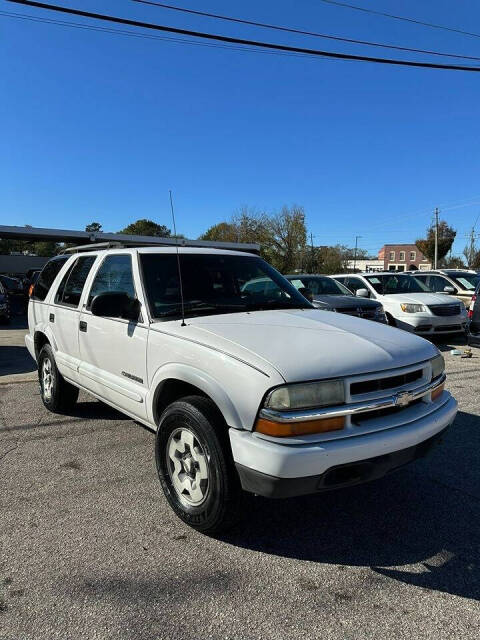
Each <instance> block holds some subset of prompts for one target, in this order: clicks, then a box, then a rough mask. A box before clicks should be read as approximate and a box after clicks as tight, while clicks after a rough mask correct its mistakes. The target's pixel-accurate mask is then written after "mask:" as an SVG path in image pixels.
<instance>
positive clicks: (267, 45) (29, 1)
mask: <svg viewBox="0 0 480 640" xmlns="http://www.w3.org/2000/svg"><path fill="white" fill-rule="evenodd" d="M8 2H14V3H16V4H21V5H25V6H30V7H37V8H39V9H48V10H51V11H58V12H60V13H68V14H71V15H76V16H81V17H84V18H93V19H95V20H103V21H106V22H114V23H117V24H123V25H129V26H132V27H141V28H143V29H153V30H155V31H162V32H167V33H177V34H180V35H185V36H193V37H195V38H204V39H207V40H214V41H219V42H227V43H230V44H241V45H245V46H249V47H260V48H264V49H272V50H274V51H288V52H292V53H301V54H306V55H311V56H318V57H322V58H335V59H338V60H356V61H362V62H374V63H377V64H388V65H396V66H406V67H417V68H426V69H445V70H450V71H474V72H479V71H480V67H472V66H461V65H452V64H438V63H435V62H413V61H410V60H395V59H390V58H377V57H371V56H362V55H353V54H349V53H339V52H334V51H322V50H319V49H307V48H303V47H294V46H288V45H283V44H274V43H271V42H262V41H258V40H246V39H243V38H232V37H229V36H223V35H219V34H212V33H204V32H201V31H192V30H190V29H179V28H176V27H167V26H164V25H159V24H154V23H150V22H141V21H139V20H129V19H127V18H118V17H115V16H110V15H105V14H100V13H93V12H90V11H82V10H80V9H71V8H68V7H60V6H58V5H52V4H47V3H44V2H35V1H33V0H8Z"/></svg>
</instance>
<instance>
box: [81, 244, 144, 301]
mask: <svg viewBox="0 0 480 640" xmlns="http://www.w3.org/2000/svg"><path fill="white" fill-rule="evenodd" d="M102 293H126V294H127V296H128V297H129V298H131V299H132V300H133V299H134V298H135V286H134V284H133V273H132V258H131V256H130V255H129V254H123V255H117V256H116V255H111V256H107V257H106V258H105V260H104V261H103V262H102V264H101V265H100V267H99V268H98V271H97V273H96V275H95V279H94V280H93V283H92V287H91V289H90V293H89V295H88V302H87V309H90V306H91V304H92V300H93V299H94V298H95V296H99V295H101V294H102Z"/></svg>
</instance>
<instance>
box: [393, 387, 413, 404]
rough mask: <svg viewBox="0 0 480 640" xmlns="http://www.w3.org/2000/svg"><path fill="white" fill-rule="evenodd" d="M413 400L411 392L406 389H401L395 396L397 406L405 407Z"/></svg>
mask: <svg viewBox="0 0 480 640" xmlns="http://www.w3.org/2000/svg"><path fill="white" fill-rule="evenodd" d="M412 400H413V397H412V394H411V393H409V392H408V391H402V392H401V393H397V395H396V396H395V405H396V406H397V407H406V406H407V405H408V404H410V402H411V401H412Z"/></svg>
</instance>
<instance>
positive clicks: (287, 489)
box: [235, 427, 448, 498]
mask: <svg viewBox="0 0 480 640" xmlns="http://www.w3.org/2000/svg"><path fill="white" fill-rule="evenodd" d="M447 429H448V427H447V428H446V429H443V430H442V431H440V432H439V433H436V434H435V435H434V436H432V437H430V438H428V440H424V441H423V442H421V443H420V444H417V445H414V446H412V447H408V448H406V449H402V450H400V451H394V452H392V453H387V454H384V455H380V456H376V457H374V458H368V459H366V460H359V461H356V462H348V463H346V464H340V465H337V466H334V467H331V468H330V469H327V470H326V471H325V472H324V473H321V474H319V475H314V476H305V477H300V478H278V477H276V476H271V475H268V474H266V473H262V472H260V471H256V470H255V469H250V468H248V467H245V466H243V465H242V464H238V463H236V464H235V466H236V469H237V472H238V475H239V477H240V482H241V485H242V489H243V490H244V491H248V492H250V493H255V494H257V495H260V496H264V497H266V498H293V497H295V496H301V495H307V494H310V493H318V492H321V491H331V490H334V489H342V488H346V487H351V486H354V485H357V484H362V483H364V482H369V481H370V480H377V479H379V478H382V477H383V476H385V475H386V474H387V473H390V472H391V471H395V470H396V469H400V468H401V467H403V466H404V465H406V464H408V463H409V462H412V461H413V460H416V459H417V458H421V457H423V456H425V455H427V453H428V452H429V451H430V449H431V448H432V447H433V446H434V445H435V444H436V443H437V442H438V441H439V440H440V439H441V437H442V436H443V434H444V433H445V432H446V431H447Z"/></svg>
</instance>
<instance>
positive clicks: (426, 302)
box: [331, 271, 467, 335]
mask: <svg viewBox="0 0 480 640" xmlns="http://www.w3.org/2000/svg"><path fill="white" fill-rule="evenodd" d="M331 277H332V278H335V280H338V281H339V282H341V283H342V284H343V285H345V286H346V287H348V288H349V289H350V290H351V291H353V293H355V294H356V295H357V296H361V297H365V298H372V299H373V300H378V301H379V302H381V303H382V305H383V308H384V309H385V314H386V316H387V321H388V323H389V324H390V325H392V326H394V327H398V328H399V329H405V330H406V331H412V332H414V333H418V334H420V335H437V334H446V333H458V332H462V331H465V328H466V325H467V311H466V309H465V305H464V304H463V303H462V302H459V301H458V300H457V299H456V298H453V297H452V296H448V295H446V294H438V293H432V292H431V291H430V289H429V288H428V287H427V286H426V285H425V284H424V283H423V282H421V281H420V280H418V279H417V278H416V276H413V275H410V274H407V273H398V272H392V271H386V272H384V273H355V274H338V275H334V276H331Z"/></svg>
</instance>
